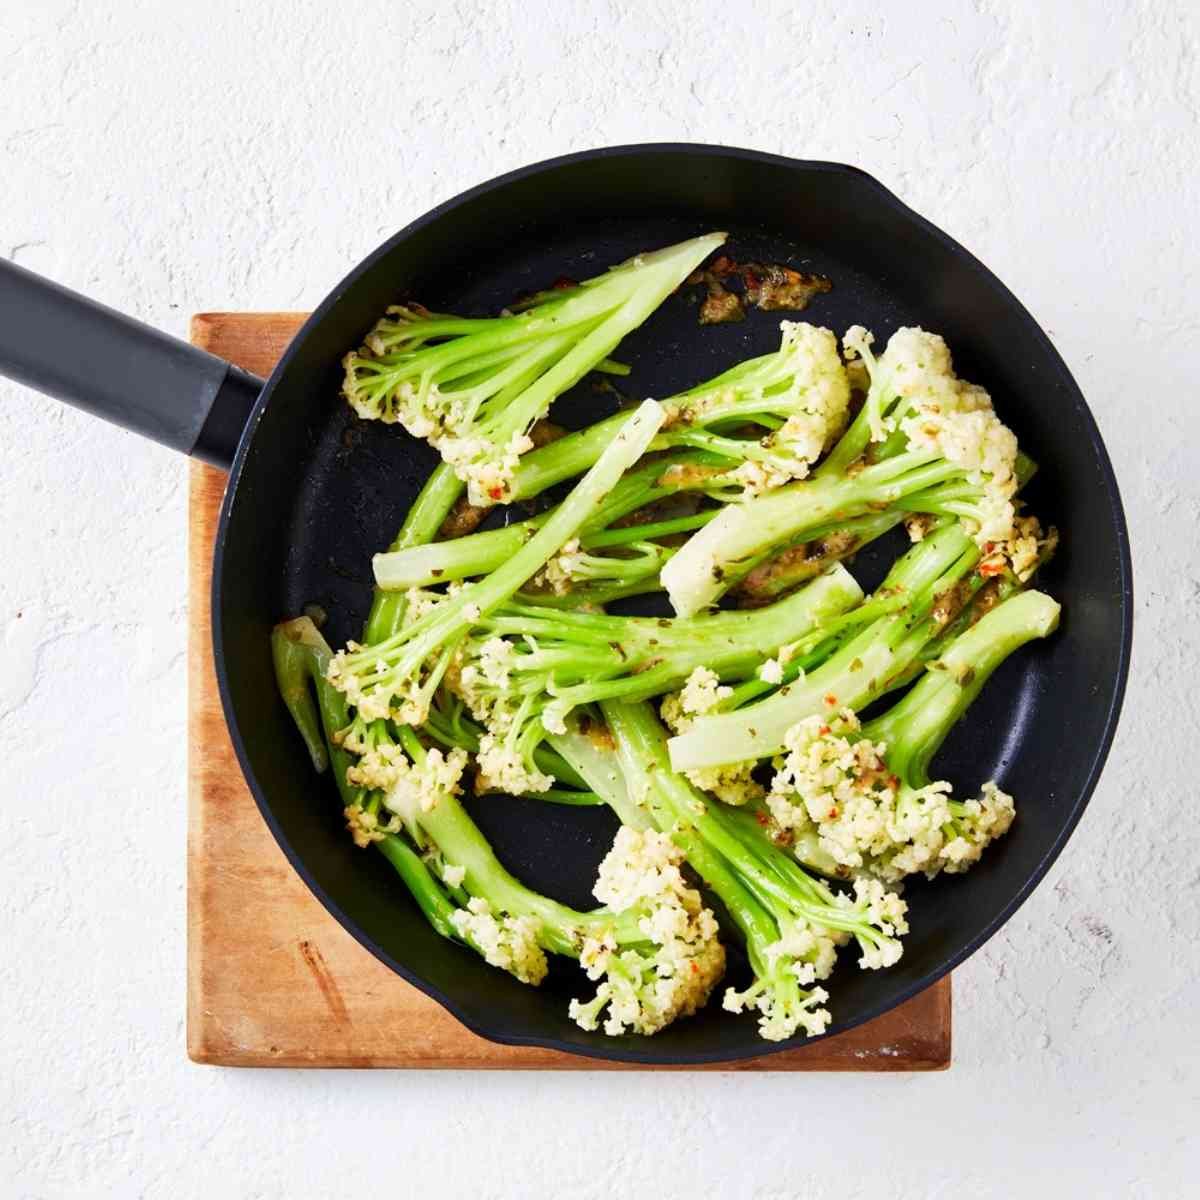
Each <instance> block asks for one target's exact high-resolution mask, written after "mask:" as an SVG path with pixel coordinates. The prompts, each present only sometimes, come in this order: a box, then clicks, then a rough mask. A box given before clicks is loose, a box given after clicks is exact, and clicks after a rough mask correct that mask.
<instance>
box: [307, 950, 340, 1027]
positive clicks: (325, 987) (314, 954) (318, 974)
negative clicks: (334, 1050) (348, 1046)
mask: <svg viewBox="0 0 1200 1200" xmlns="http://www.w3.org/2000/svg"><path fill="white" fill-rule="evenodd" d="M300 953H301V955H302V956H303V958H304V961H305V963H307V964H308V969H309V970H310V971H311V972H312V976H313V978H314V979H315V980H316V981H317V987H319V988H320V989H321V995H322V996H324V997H325V1003H326V1004H328V1005H329V1011H330V1012H331V1013H333V1016H334V1019H335V1020H337V1021H340V1022H341V1023H342V1024H348V1023H349V1021H350V1014H349V1013H348V1012H347V1011H346V1002H345V1001H344V1000H343V999H342V993H341V992H340V991H338V985H337V984H336V983H335V982H334V979H333V976H332V975H331V974H330V973H329V968H328V967H327V966H326V965H325V959H324V957H323V956H322V954H321V951H320V950H318V949H317V947H316V946H314V945H313V944H312V942H309V941H303V942H301V943H300Z"/></svg>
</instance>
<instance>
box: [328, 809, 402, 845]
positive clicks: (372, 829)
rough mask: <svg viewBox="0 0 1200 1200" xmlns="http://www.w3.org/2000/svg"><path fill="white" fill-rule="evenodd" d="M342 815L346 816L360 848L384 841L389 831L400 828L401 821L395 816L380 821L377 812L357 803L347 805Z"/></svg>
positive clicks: (351, 833) (349, 827) (348, 827)
mask: <svg viewBox="0 0 1200 1200" xmlns="http://www.w3.org/2000/svg"><path fill="white" fill-rule="evenodd" d="M342 815H343V816H344V817H345V818H346V828H347V829H348V830H349V831H350V836H351V837H352V838H353V839H354V844H355V845H356V846H357V847H358V848H359V849H360V850H365V849H366V848H367V847H368V846H369V845H370V844H371V843H372V842H382V841H383V839H384V838H385V837H387V836H388V834H389V833H395V832H397V830H399V828H400V822H399V821H398V820H397V819H396V818H395V817H389V818H388V819H387V820H386V821H380V819H379V817H378V815H377V814H376V813H373V812H369V811H368V810H367V809H365V808H361V807H359V805H357V804H348V805H346V807H345V808H344V809H342Z"/></svg>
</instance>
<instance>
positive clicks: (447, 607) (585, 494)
mask: <svg viewBox="0 0 1200 1200" xmlns="http://www.w3.org/2000/svg"><path fill="white" fill-rule="evenodd" d="M662 419H663V412H662V409H661V408H660V407H659V405H658V404H656V403H655V402H654V401H653V400H647V401H646V402H645V403H643V404H642V405H641V407H640V408H639V409H638V411H637V413H636V414H635V416H634V419H633V420H632V421H631V422H630V423H629V424H628V425H627V426H626V427H625V428H624V429H623V430H622V431H621V433H620V434H618V436H617V437H616V438H615V439H614V440H613V442H612V443H611V444H610V445H609V447H608V448H607V449H606V450H605V451H604V453H603V454H602V455H601V456H600V458H599V459H598V460H597V462H596V465H595V466H594V467H592V469H591V470H590V471H589V472H588V473H587V474H586V475H585V476H584V477H583V478H582V479H581V480H580V481H579V483H578V484H576V486H575V488H574V489H573V490H572V491H571V493H570V494H569V495H568V496H567V498H566V499H565V500H564V501H563V502H562V504H560V505H559V506H558V508H557V509H555V511H554V514H553V515H552V516H551V518H550V519H549V520H548V521H547V522H546V523H545V525H543V526H542V527H541V529H539V530H538V531H537V533H536V534H534V536H533V537H532V538H531V539H530V540H529V541H528V542H526V543H525V545H524V546H522V547H521V549H520V550H518V551H517V553H516V554H514V555H513V556H512V557H511V558H510V559H509V560H508V561H507V562H506V563H504V564H503V565H502V566H500V567H499V568H497V569H496V570H495V571H493V572H492V573H491V574H490V575H487V576H486V577H484V578H483V579H480V580H478V581H477V582H475V583H472V584H470V585H468V586H467V587H465V588H463V589H462V591H460V592H458V593H457V594H456V595H454V596H450V597H447V598H446V599H445V600H443V601H442V602H441V603H439V604H438V605H437V606H436V607H435V608H434V609H433V610H432V611H431V612H429V613H427V614H425V616H423V617H422V618H420V619H419V620H417V621H414V622H413V623H412V624H410V625H407V626H405V627H404V628H403V629H401V630H399V631H398V632H397V633H395V634H394V635H393V636H392V637H390V638H388V639H387V640H386V641H383V642H381V643H379V644H378V645H373V646H368V647H366V648H365V649H362V650H358V651H355V652H353V653H350V654H345V655H344V656H343V655H339V656H338V659H335V662H334V664H332V665H333V666H335V667H339V668H340V669H339V671H338V678H339V679H340V680H345V679H346V678H347V677H352V676H355V675H356V674H357V675H360V676H361V677H362V678H366V679H369V683H368V685H367V689H369V694H370V695H372V696H380V697H381V699H380V704H381V705H382V706H384V707H388V706H389V705H390V700H391V699H392V698H394V697H395V696H396V695H397V694H398V692H401V691H404V690H405V689H406V687H407V685H408V683H409V682H410V681H411V680H412V679H413V677H415V676H416V675H417V674H418V672H419V671H420V669H421V667H422V665H423V664H424V663H425V662H426V660H427V659H430V658H431V656H434V655H437V654H441V655H442V656H443V657H442V659H440V660H439V661H438V664H437V666H435V667H434V668H433V669H432V670H431V671H430V673H429V678H428V680H427V682H426V683H425V685H423V687H422V688H421V689H420V692H421V695H422V697H423V698H424V702H425V704H426V705H427V703H428V697H429V696H431V695H432V693H433V690H434V689H435V688H436V686H437V683H438V682H439V681H440V679H441V675H442V673H443V672H444V671H445V669H446V667H447V666H448V665H449V651H451V650H452V649H453V647H454V646H455V645H457V641H458V639H460V638H461V636H462V635H463V634H464V633H465V632H466V631H467V630H468V629H469V628H470V626H471V625H472V624H473V623H475V622H476V621H478V620H479V618H480V617H481V616H485V615H487V614H488V613H489V612H491V611H492V610H493V609H494V608H496V607H497V606H498V605H500V604H503V603H504V601H506V600H508V599H509V598H510V597H511V596H512V594H513V593H514V592H515V591H516V590H517V589H518V588H519V587H520V586H521V585H522V584H523V583H525V582H526V581H527V580H529V579H530V578H532V576H533V575H535V574H536V573H537V571H538V570H539V569H540V568H541V567H542V566H543V565H544V564H545V562H546V560H547V559H548V558H550V557H551V555H553V554H555V553H556V552H557V551H558V550H560V549H561V548H562V546H563V544H564V543H565V542H567V541H568V540H569V539H570V538H572V537H573V536H574V535H575V533H576V532H577V531H578V529H579V527H580V526H581V525H582V524H583V523H584V521H586V520H587V518H588V516H589V515H590V514H591V513H592V512H593V511H594V510H595V509H596V508H597V507H598V506H599V505H600V504H601V503H603V500H604V497H605V496H606V495H607V494H608V493H609V492H610V491H611V490H612V489H613V487H614V486H615V485H616V483H617V481H618V480H619V479H620V478H621V475H622V474H623V473H624V472H625V470H627V469H628V468H629V467H630V466H631V465H632V464H633V463H635V462H636V461H637V460H638V458H640V457H641V455H642V454H643V452H644V451H645V448H646V445H647V444H648V443H649V441H650V439H651V438H652V437H653V436H654V433H655V431H656V430H657V429H658V427H659V425H660V424H661V423H662ZM339 660H340V662H339ZM381 665H383V666H384V668H385V669H384V670H382V671H381V670H380V666H381ZM367 689H362V691H361V693H360V694H361V695H367V694H368V690H367ZM358 707H359V708H360V709H361V708H362V707H363V706H362V703H361V702H360V703H359V704H358ZM364 715H365V716H367V717H371V716H372V713H371V712H367V713H365V714H364ZM375 715H384V713H382V712H379V713H377V714H375Z"/></svg>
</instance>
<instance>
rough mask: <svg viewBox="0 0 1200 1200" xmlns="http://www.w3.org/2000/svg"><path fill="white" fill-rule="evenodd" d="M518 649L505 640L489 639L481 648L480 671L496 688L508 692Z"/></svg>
mask: <svg viewBox="0 0 1200 1200" xmlns="http://www.w3.org/2000/svg"><path fill="white" fill-rule="evenodd" d="M516 656H517V648H516V646H514V645H513V643H512V642H508V641H505V640H504V638H498V637H494V638H488V640H487V641H486V642H484V643H483V645H482V646H480V647H479V669H480V670H481V671H482V672H483V677H484V679H486V680H487V681H488V683H490V684H491V685H492V687H494V688H498V689H499V690H500V691H502V692H503V691H507V690H508V685H509V679H510V675H511V672H512V670H513V668H514V667H515V666H516Z"/></svg>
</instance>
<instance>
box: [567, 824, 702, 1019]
mask: <svg viewBox="0 0 1200 1200" xmlns="http://www.w3.org/2000/svg"><path fill="white" fill-rule="evenodd" d="M682 862H683V851H682V850H680V849H679V847H678V846H676V845H675V843H674V842H673V841H672V840H671V838H670V836H669V835H667V834H664V833H659V832H657V831H655V830H646V831H641V830H636V829H632V828H630V827H629V826H622V827H621V828H620V829H619V830H618V831H617V837H616V840H615V841H614V842H613V848H612V849H611V850H610V851H609V853H608V854H607V855H606V856H605V859H604V861H603V862H602V863H601V864H600V871H599V874H598V877H597V880H596V887H595V895H596V898H597V899H598V900H599V901H600V902H601V903H603V904H606V905H608V906H609V907H610V908H611V909H613V910H614V912H615V913H617V914H622V915H625V914H635V915H637V929H638V931H639V934H640V936H641V937H642V938H644V939H645V940H646V941H647V942H649V943H650V944H651V946H652V947H653V949H652V950H647V949H646V948H645V947H637V948H629V949H624V950H623V949H621V944H620V941H619V939H618V937H617V934H616V932H615V931H614V929H613V928H606V929H602V930H597V931H595V932H593V933H592V934H590V936H588V937H587V938H586V939H585V940H584V943H583V948H582V951H581V954H580V963H581V965H582V966H583V968H584V970H585V971H586V973H587V976H588V978H589V979H591V980H594V981H595V980H602V982H601V983H600V986H599V987H598V988H597V990H596V994H595V996H594V997H593V998H592V999H591V1000H589V1001H586V1002H585V1001H581V1000H572V1001H571V1005H570V1009H569V1012H570V1015H571V1018H572V1019H573V1020H574V1021H576V1022H577V1023H578V1024H579V1025H580V1026H582V1028H584V1029H596V1028H597V1027H598V1026H599V1023H600V1018H601V1016H602V1015H604V1016H605V1019H604V1032H605V1033H607V1034H609V1035H611V1036H614V1037H615V1036H619V1035H620V1034H622V1033H625V1032H626V1031H632V1032H634V1033H642V1034H651V1033H656V1032H657V1031H658V1030H660V1029H662V1028H663V1027H664V1026H666V1025H668V1024H670V1023H671V1022H672V1021H674V1020H676V1019H677V1018H678V1017H682V1016H688V1015H690V1014H691V1013H694V1012H695V1011H696V1010H697V1009H698V1008H700V1007H701V1006H702V1005H703V1004H704V1002H705V1001H706V1000H707V999H708V996H709V993H710V992H711V991H712V989H713V987H714V986H715V984H716V983H717V980H719V979H720V977H721V975H722V974H723V973H724V970H725V951H724V948H723V947H722V945H721V943H720V942H719V941H718V940H717V922H716V918H715V917H714V916H713V914H712V913H711V912H710V911H709V909H707V908H705V907H704V905H703V902H702V901H701V899H700V893H699V892H697V891H696V890H695V889H694V888H692V887H689V886H688V884H687V881H686V880H685V879H684V877H683V873H682V871H681V870H680V866H681V864H682ZM619 919H620V918H619V917H617V918H615V922H614V923H616V921H618V920H619Z"/></svg>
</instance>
